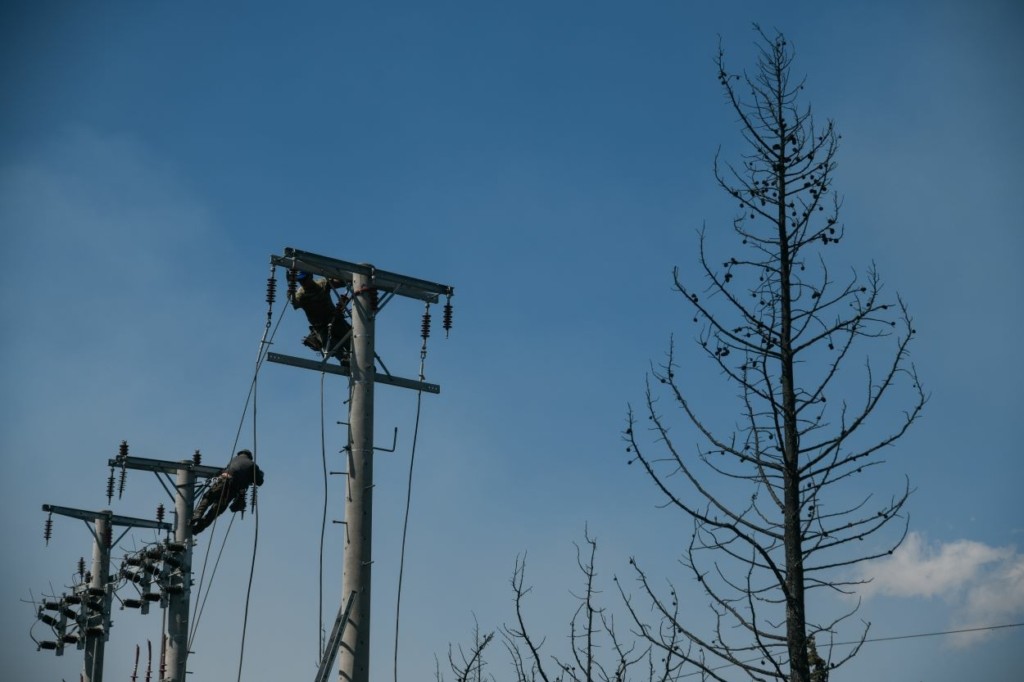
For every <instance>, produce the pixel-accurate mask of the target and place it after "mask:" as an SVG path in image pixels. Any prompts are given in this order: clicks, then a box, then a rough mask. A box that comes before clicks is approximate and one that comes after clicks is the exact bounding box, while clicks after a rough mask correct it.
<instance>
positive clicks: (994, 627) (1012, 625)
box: [680, 623, 1024, 678]
mask: <svg viewBox="0 0 1024 682" xmlns="http://www.w3.org/2000/svg"><path fill="white" fill-rule="evenodd" d="M1019 627H1024V623H1006V624H1004V625H985V626H981V627H976V628H962V629H960V630H942V631H939V632H917V633H913V634H909V635H890V636H888V637H870V638H867V639H863V640H859V641H852V642H835V643H834V644H830V645H829V646H830V647H837V646H853V645H858V644H869V643H875V642H893V641H896V640H901V639H916V638H919V637H940V636H944V635H962V634H965V633H968V632H987V631H990V630H1002V629H1005V628H1019ZM762 658H763V656H758V657H757V658H751V659H749V660H746V661H741V663H754V662H756V661H759V660H761V659H762ZM735 665H736V663H725V664H724V665H719V666H716V667H714V668H709V670H710V671H712V672H713V671H715V670H722V669H723V668H731V667H733V666H735ZM703 672H704V671H702V670H697V671H695V672H692V673H685V674H683V675H680V677H681V678H682V677H693V676H694V675H700V674H702V673H703Z"/></svg>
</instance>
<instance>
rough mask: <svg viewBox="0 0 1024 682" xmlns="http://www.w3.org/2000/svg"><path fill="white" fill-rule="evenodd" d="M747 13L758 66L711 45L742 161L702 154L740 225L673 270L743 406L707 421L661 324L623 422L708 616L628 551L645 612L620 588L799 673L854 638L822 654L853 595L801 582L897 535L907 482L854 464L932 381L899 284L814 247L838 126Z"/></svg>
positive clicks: (713, 664) (830, 194) (690, 648)
mask: <svg viewBox="0 0 1024 682" xmlns="http://www.w3.org/2000/svg"><path fill="white" fill-rule="evenodd" d="M755 30H756V32H757V34H758V42H757V44H758V48H759V57H758V61H757V68H756V70H755V71H754V72H753V73H751V74H747V73H740V74H736V73H732V72H730V71H729V70H728V69H727V68H726V65H725V54H724V52H723V51H722V50H721V49H719V53H718V58H717V60H716V64H717V66H718V78H719V81H720V83H721V85H722V88H723V90H724V92H725V95H726V99H727V101H728V103H729V105H730V108H731V111H732V113H734V114H735V115H736V116H737V117H738V122H739V127H740V130H741V134H742V137H743V140H744V143H745V144H744V147H745V152H744V153H743V155H742V156H741V158H740V159H739V161H738V162H737V163H729V162H726V161H723V160H722V159H720V158H719V157H717V156H716V159H715V164H714V172H715V177H716V179H717V181H718V184H719V186H720V187H721V188H722V189H723V190H725V191H726V192H727V193H728V194H729V195H730V196H731V197H732V199H733V200H734V201H735V202H736V204H735V205H736V206H738V213H737V216H736V217H735V218H734V220H733V225H732V229H733V232H734V233H735V237H736V238H737V240H738V241H739V242H740V243H739V244H738V245H737V251H736V252H735V253H733V254H729V255H728V256H727V257H725V258H721V257H715V256H713V255H711V254H709V253H708V251H707V249H708V247H709V242H707V241H706V239H705V237H706V230H702V231H701V233H700V240H699V245H700V251H699V253H700V257H699V262H700V268H701V270H702V275H701V279H703V280H704V284H703V285H700V288H699V289H695V288H691V287H692V286H693V285H692V284H687V283H684V281H683V277H682V276H681V275H680V273H679V270H678V268H677V269H676V271H675V273H674V284H675V289H677V290H678V291H679V293H681V294H682V295H683V297H684V298H685V300H686V302H687V305H688V306H689V307H690V308H691V309H692V311H693V320H694V322H696V323H697V324H699V325H700V327H699V329H700V331H699V332H698V333H697V340H698V342H699V347H700V349H701V350H702V352H703V353H705V354H706V355H707V357H708V358H710V360H711V361H712V362H713V363H715V364H716V365H717V368H718V370H720V373H721V375H722V377H723V379H724V380H725V381H727V382H730V383H731V385H732V386H733V387H734V388H735V389H736V395H737V399H738V401H739V402H738V405H739V410H738V415H737V417H735V418H734V419H732V420H730V421H731V422H732V423H731V424H728V425H726V428H725V429H723V428H722V427H721V425H720V424H717V423H716V424H713V423H712V421H713V420H715V418H714V416H712V415H709V414H708V412H706V411H704V410H702V406H701V403H700V395H699V389H700V387H698V386H694V385H692V383H687V382H686V381H685V379H684V377H682V376H681V369H680V368H681V363H680V361H679V360H678V359H677V356H676V349H675V344H674V342H671V343H670V344H669V350H668V352H667V358H666V360H665V361H664V363H663V364H661V365H658V366H655V367H653V368H652V370H651V372H650V374H649V376H648V381H647V391H646V400H645V402H644V404H643V407H642V409H641V410H640V411H639V413H638V412H636V411H634V409H633V408H632V407H630V409H629V414H628V426H627V429H626V431H625V439H626V441H627V443H628V450H629V451H630V453H631V457H632V458H633V459H631V463H632V462H633V461H636V462H639V464H640V465H641V466H642V468H643V469H644V470H645V471H646V473H647V475H648V476H649V477H650V479H651V480H652V481H653V482H654V484H655V486H656V487H657V488H658V490H659V491H660V494H661V495H662V496H664V499H665V502H666V505H667V506H670V507H673V508H676V509H678V510H681V511H682V512H684V514H685V515H686V516H687V517H688V518H689V519H690V520H691V521H692V523H693V533H692V536H691V540H690V542H689V545H688V547H686V549H685V551H684V554H683V557H682V563H683V564H684V565H685V566H686V568H687V570H688V573H689V574H690V575H691V576H692V578H693V579H694V580H696V581H697V582H698V583H700V585H701V586H702V588H703V589H704V591H705V592H706V594H707V596H708V597H709V600H710V605H711V608H712V611H713V614H712V615H713V618H714V622H715V625H714V627H713V628H712V630H711V631H710V632H709V633H708V634H706V635H705V634H700V633H698V632H697V631H696V629H695V628H694V626H693V625H692V623H690V622H686V621H684V619H683V618H681V617H680V613H679V605H678V601H679V597H678V595H677V593H676V591H675V589H674V588H672V587H668V588H664V590H663V589H662V588H660V587H656V586H655V585H654V584H652V582H651V580H650V579H649V578H648V575H647V574H646V573H645V571H644V570H642V569H641V567H640V566H639V564H637V563H635V562H633V561H631V563H633V565H634V568H635V571H636V577H637V580H638V583H639V585H640V591H641V595H642V598H643V599H644V600H645V601H646V600H649V601H650V605H651V606H652V607H653V610H654V613H655V616H654V618H655V620H656V621H657V622H655V623H653V624H651V623H649V622H648V621H649V619H650V616H649V612H648V611H647V609H646V608H645V609H640V608H639V607H637V606H636V605H635V604H634V599H633V597H631V596H630V595H629V594H628V593H627V590H625V589H624V588H620V589H622V594H623V597H624V598H625V599H626V604H627V606H628V608H629V611H630V612H631V614H632V615H633V618H634V620H635V624H636V626H637V627H638V628H639V631H640V632H641V633H642V635H643V637H645V638H646V639H647V640H648V641H649V642H650V643H651V645H652V646H654V647H655V649H656V650H660V651H661V652H663V655H666V656H674V657H676V658H678V659H681V660H683V661H686V662H687V663H689V664H691V665H693V666H695V667H696V668H697V669H698V670H699V671H700V673H701V674H702V676H703V677H704V678H706V679H715V680H725V679H729V678H730V676H732V675H735V673H736V668H737V667H738V668H739V669H741V670H742V673H743V677H744V678H750V679H756V680H767V679H777V680H788V681H791V682H811V681H812V680H816V681H820V680H825V679H827V675H828V670H829V669H831V668H834V667H836V666H837V665H840V664H842V663H843V662H845V661H846V660H848V659H849V658H851V657H852V656H854V655H855V654H856V653H857V651H858V650H859V648H860V647H859V645H858V646H855V647H853V648H852V650H851V651H850V652H849V653H847V654H846V655H844V656H838V655H835V656H834V654H836V652H835V651H833V649H832V648H831V647H829V648H828V649H827V656H828V657H827V658H821V657H820V656H819V655H818V651H817V649H815V648H814V641H815V638H816V639H817V641H818V644H819V646H820V645H821V643H822V642H823V641H826V640H830V641H834V639H832V637H833V636H834V633H835V632H836V628H837V625H838V624H839V623H840V622H842V621H843V620H845V619H847V618H849V616H851V615H852V614H853V613H854V612H855V611H856V610H857V606H852V607H849V608H845V609H842V608H840V609H839V610H840V611H841V612H840V613H838V615H835V616H830V617H828V618H827V619H825V620H824V621H819V620H817V617H816V618H815V619H814V620H812V619H810V618H809V617H808V610H807V603H806V602H807V599H808V596H809V595H811V594H819V591H821V592H828V591H831V592H834V593H848V592H850V591H851V590H852V588H853V587H855V584H856V583H855V582H854V581H851V580H850V579H849V578H845V579H844V577H843V576H844V574H845V575H847V576H848V575H850V573H851V572H850V571H845V570H844V569H847V568H849V567H851V566H853V565H854V564H857V563H859V562H863V561H867V560H870V559H874V558H877V557H880V556H884V555H886V554H891V553H892V551H893V550H894V549H895V548H896V547H898V546H899V544H900V542H901V541H902V539H903V537H904V536H905V534H906V530H907V524H908V518H907V516H906V514H905V513H904V506H905V504H906V502H907V499H908V496H909V494H910V487H909V483H908V482H906V483H904V484H903V485H902V486H901V490H900V491H899V492H897V493H896V494H895V495H894V496H892V497H889V498H887V499H884V500H877V499H876V497H875V496H874V495H873V494H872V493H871V492H869V491H866V490H865V487H864V486H865V485H866V482H865V480H866V479H865V477H864V476H861V474H863V472H864V471H865V470H866V469H868V468H870V467H874V466H876V465H878V464H880V463H881V461H882V460H881V455H882V453H881V451H882V450H883V449H884V448H886V447H887V446H889V445H892V444H893V443H894V442H895V441H896V440H898V439H899V438H900V437H901V436H903V435H904V433H905V432H906V430H907V429H908V428H909V427H910V425H911V424H912V423H913V422H914V421H915V420H916V419H917V418H918V416H919V415H920V413H921V410H922V408H923V406H924V404H925V402H926V400H927V397H926V395H925V393H924V391H923V389H922V388H921V385H920V383H919V381H918V378H917V374H916V371H915V369H914V367H913V365H912V364H910V362H909V360H908V355H907V348H908V344H909V343H910V340H911V338H912V337H913V335H914V330H913V327H912V324H911V318H910V315H909V313H908V311H907V308H906V306H905V305H904V303H903V301H902V300H901V299H900V298H899V297H898V296H897V297H895V300H894V301H890V300H888V299H887V297H886V296H885V295H884V294H883V290H882V289H883V287H882V284H881V281H880V279H879V276H878V274H877V272H876V271H875V269H874V267H873V266H872V267H871V268H870V269H868V270H867V272H866V275H864V276H858V274H857V273H856V272H853V273H851V274H850V275H846V276H843V277H836V276H835V275H834V273H833V272H831V271H830V269H829V268H828V266H827V264H826V257H827V255H828V254H829V253H830V252H831V251H832V250H834V249H835V248H836V245H838V244H840V243H841V242H842V241H843V237H844V228H843V226H842V224H841V223H840V222H839V209H840V206H841V201H840V199H839V198H838V197H837V195H836V194H835V191H834V189H833V186H832V183H833V173H834V170H835V168H836V154H837V152H838V149H839V139H840V136H839V135H838V134H837V133H836V130H835V127H834V125H833V123H832V121H826V122H825V123H824V125H822V126H818V125H817V124H816V123H815V120H814V118H813V117H812V115H811V110H810V108H809V107H808V106H805V105H803V104H801V102H800V98H799V96H800V94H801V91H802V90H803V89H804V83H803V81H802V80H801V81H796V80H793V78H792V77H791V66H792V63H793V54H794V53H793V51H792V49H791V47H790V46H789V44H788V43H787V41H786V39H785V37H784V36H783V35H782V34H780V33H775V34H772V35H769V34H767V33H765V32H764V31H762V30H761V29H760V28H759V27H756V26H755ZM869 342H876V343H874V344H872V343H869ZM652 379H653V381H652ZM854 381H859V382H860V383H853V382H854ZM844 394H845V397H844ZM894 402H895V404H897V405H900V406H901V407H899V408H898V409H894V408H893V403H894ZM666 407H669V408H671V409H672V413H671V414H679V415H680V417H681V418H682V421H683V423H687V424H689V425H690V426H692V427H694V428H693V430H689V429H687V434H688V435H689V434H692V433H693V432H694V430H695V432H696V438H697V440H698V445H697V446H696V447H694V446H693V445H691V442H692V439H691V438H687V439H686V440H685V442H683V441H682V439H680V438H678V437H677V435H678V434H677V433H675V432H673V430H672V429H671V426H672V425H673V420H672V418H671V416H670V415H669V414H666V413H665V412H664V411H663V408H666ZM680 413H681V414H680ZM644 426H649V430H648V429H645V428H643V427H644ZM890 525H891V527H889V526H890ZM883 529H884V532H883ZM868 539H870V541H869V542H862V541H864V540H868ZM666 591H667V594H665V593H664V592H666ZM823 596H824V595H823ZM835 603H840V602H835ZM820 612H821V609H818V608H816V609H815V610H814V613H815V614H819V613H820ZM868 627H869V625H865V626H864V627H863V629H862V630H861V632H860V641H861V642H863V639H864V637H865V636H866V634H867V628H868Z"/></svg>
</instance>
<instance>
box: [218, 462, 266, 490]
mask: <svg viewBox="0 0 1024 682" xmlns="http://www.w3.org/2000/svg"><path fill="white" fill-rule="evenodd" d="M224 472H225V473H227V474H229V475H230V476H231V487H232V489H234V490H235V491H240V490H245V489H246V488H248V487H249V486H250V485H252V483H253V480H255V482H256V485H263V470H262V469H260V468H259V467H258V466H256V463H255V462H253V461H252V460H251V459H249V458H248V457H246V456H245V455H235V456H234V457H233V458H232V459H231V461H230V462H228V465H227V466H226V467H224Z"/></svg>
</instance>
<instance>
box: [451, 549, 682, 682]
mask: <svg viewBox="0 0 1024 682" xmlns="http://www.w3.org/2000/svg"><path fill="white" fill-rule="evenodd" d="M584 542H585V544H584V545H582V546H581V545H580V544H576V564H577V567H578V568H579V571H580V574H581V576H582V578H583V580H582V582H583V585H582V589H581V590H580V592H579V593H578V594H574V595H573V596H574V597H575V599H576V600H577V602H578V606H577V608H576V610H575V612H574V613H573V615H572V617H571V618H570V619H569V623H568V629H569V635H568V651H567V652H565V651H558V652H554V653H550V654H548V653H545V651H544V650H545V645H546V644H547V640H546V638H544V637H538V636H537V635H534V634H531V630H530V627H529V626H528V624H527V616H526V598H527V596H528V595H529V594H530V592H531V591H532V588H531V587H528V586H527V585H526V582H525V580H526V559H525V556H519V557H516V561H515V566H514V567H513V570H512V577H511V578H510V580H509V583H510V585H511V587H512V593H513V597H514V603H515V619H514V622H513V623H511V624H506V625H504V626H502V628H501V634H502V638H503V640H504V644H505V649H506V651H507V653H508V655H509V660H510V663H511V669H512V675H511V679H512V680H515V682H541V681H542V682H570V681H572V682H584V681H586V682H595V681H596V682H625V681H626V680H645V681H646V682H674V681H675V680H678V679H679V676H680V671H681V669H682V666H683V664H684V661H683V659H682V658H681V657H680V656H678V655H677V654H676V653H674V652H672V651H670V652H668V653H667V654H665V655H662V656H660V657H658V658H655V656H654V655H653V654H652V647H651V645H650V644H648V643H646V642H645V641H644V640H640V641H637V640H636V639H635V638H634V637H630V638H629V639H630V640H631V641H627V640H625V639H623V638H622V637H621V636H620V634H619V633H618V632H617V630H616V628H615V619H614V616H613V615H612V614H611V613H609V612H608V611H607V610H606V608H605V607H604V606H602V605H601V604H600V599H599V597H600V595H601V590H600V588H599V587H598V584H597V570H596V568H595V564H594V558H595V555H596V553H597V541H596V540H595V539H594V538H593V537H591V536H590V534H589V533H588V532H587V531H584ZM492 634H493V633H490V634H487V635H485V636H483V637H481V635H480V632H479V626H477V627H476V628H475V629H474V645H473V646H472V647H470V648H469V651H470V653H469V654H465V653H462V652H463V648H462V647H459V649H458V650H459V652H460V656H459V657H458V660H457V659H456V657H455V656H454V655H453V654H452V651H453V650H452V648H451V647H449V665H450V667H451V669H452V671H453V672H454V673H455V675H456V678H457V679H458V680H465V681H467V682H479V680H481V679H482V678H481V677H480V676H479V675H477V676H473V675H472V674H471V673H472V672H473V671H474V670H478V669H480V668H481V667H482V666H483V665H484V663H483V656H482V654H483V649H484V648H485V647H486V646H487V644H488V643H489V642H490V640H491V636H492ZM670 641H671V640H670ZM682 644H683V642H680V641H677V642H675V645H679V646H681V645H682ZM436 677H437V679H438V681H439V682H441V680H442V679H443V678H442V676H441V675H440V672H439V671H438V673H437V675H436Z"/></svg>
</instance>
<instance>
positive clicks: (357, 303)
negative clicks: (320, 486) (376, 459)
mask: <svg viewBox="0 0 1024 682" xmlns="http://www.w3.org/2000/svg"><path fill="white" fill-rule="evenodd" d="M270 262H271V264H272V265H275V266H277V265H280V266H283V267H285V268H288V269H289V270H293V271H302V272H308V273H310V274H314V275H322V276H324V277H327V278H328V279H334V280H340V281H342V282H344V283H346V284H348V285H350V286H351V288H352V294H353V299H352V300H353V302H352V340H351V352H350V356H349V363H348V365H345V364H341V365H334V364H328V360H327V359H325V360H323V361H321V362H317V361H315V360H306V359H302V358H296V357H291V356H287V355H281V354H279V353H268V354H267V359H268V360H270V361H271V362H278V363H282V364H287V365H292V366H295V367H303V368H306V369H313V370H316V371H321V372H329V373H332V374H340V375H343V376H349V377H350V378H351V384H350V391H351V393H350V400H349V438H348V447H347V448H346V449H347V451H348V472H347V473H348V486H347V488H348V492H347V494H346V496H345V524H346V535H345V537H346V540H345V556H344V561H343V571H344V572H343V575H342V592H341V593H342V595H345V596H347V595H354V596H353V597H352V599H353V602H352V604H351V605H350V610H349V609H347V610H348V619H347V621H346V623H345V626H346V627H345V629H344V635H343V638H342V641H341V644H340V647H341V652H340V656H339V661H338V674H339V676H340V678H341V680H342V682H369V679H370V613H371V609H370V603H371V602H370V594H371V590H370V584H371V565H372V563H373V533H372V530H373V451H374V447H373V391H374V384H376V383H383V384H389V385H392V386H400V387H403V388H411V389H415V390H420V391H425V392H428V393H440V391H441V389H440V387H439V386H437V385H436V384H428V383H425V382H423V381H422V380H420V381H417V380H413V379H405V378H401V377H396V376H394V375H392V374H391V373H390V372H387V371H386V370H385V371H384V372H382V373H380V374H378V373H377V368H376V360H377V356H376V352H375V350H374V332H375V319H376V316H377V313H378V312H379V311H380V310H381V309H382V308H383V307H384V305H386V304H387V302H388V301H389V300H390V299H391V298H392V297H394V296H404V297H409V298H413V299H417V300H420V301H424V302H426V303H428V304H429V303H437V302H438V301H439V298H440V296H446V297H448V303H447V304H446V306H445V310H446V312H445V328H446V329H447V328H448V327H449V326H450V320H451V307H450V299H451V296H452V295H453V294H454V293H455V290H454V288H452V287H450V286H447V285H443V284H435V283H433V282H427V281H425V280H421V279H415V278H413V277H406V276H404V275H397V274H395V273H390V272H385V271H383V270H378V269H376V268H375V267H374V266H372V265H367V264H355V263H348V262H345V261H341V260H337V259H334V258H327V257H325V256H319V255H317V254H314V253H308V252H304V251H298V250H296V249H291V248H289V249H285V254H284V256H272V257H271V259H270ZM427 324H428V321H427V320H425V321H424V328H425V331H424V341H425V340H426V339H425V337H426V326H427ZM339 612H340V610H339ZM333 655H334V652H333V651H328V652H325V653H324V657H325V658H327V657H333Z"/></svg>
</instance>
